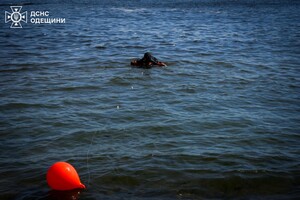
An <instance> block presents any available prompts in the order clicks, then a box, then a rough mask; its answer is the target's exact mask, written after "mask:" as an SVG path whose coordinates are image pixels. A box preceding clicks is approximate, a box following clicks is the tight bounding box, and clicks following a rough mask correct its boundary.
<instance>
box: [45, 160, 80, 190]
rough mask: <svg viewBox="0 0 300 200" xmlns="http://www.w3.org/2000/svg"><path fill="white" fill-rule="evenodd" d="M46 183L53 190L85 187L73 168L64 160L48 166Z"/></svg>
mask: <svg viewBox="0 0 300 200" xmlns="http://www.w3.org/2000/svg"><path fill="white" fill-rule="evenodd" d="M47 183H48V185H49V187H50V188H52V189H53V190H73V189H85V185H84V184H82V183H81V182H80V179H79V176H78V174H77V172H76V170H75V168H74V167H73V166H72V165H70V164H69V163H66V162H57V163H55V164H53V165H52V166H51V167H50V168H49V170H48V172H47Z"/></svg>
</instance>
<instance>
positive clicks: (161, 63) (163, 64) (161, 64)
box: [157, 62, 167, 67]
mask: <svg viewBox="0 0 300 200" xmlns="http://www.w3.org/2000/svg"><path fill="white" fill-rule="evenodd" d="M157 65H158V66H161V67H166V66H167V65H166V64H165V63H163V62H157Z"/></svg>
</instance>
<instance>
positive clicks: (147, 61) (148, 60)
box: [136, 52, 158, 67]
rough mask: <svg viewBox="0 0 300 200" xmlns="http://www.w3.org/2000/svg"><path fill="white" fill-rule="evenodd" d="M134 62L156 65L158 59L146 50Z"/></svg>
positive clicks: (145, 65)
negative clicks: (140, 57)
mask: <svg viewBox="0 0 300 200" xmlns="http://www.w3.org/2000/svg"><path fill="white" fill-rule="evenodd" d="M136 62H137V64H138V65H140V66H144V67H147V66H151V65H158V60H157V59H156V58H155V57H154V56H152V55H151V54H150V53H148V52H147V53H145V54H144V57H143V58H142V59H138V60H137V61H136Z"/></svg>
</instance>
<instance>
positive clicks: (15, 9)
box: [5, 6, 27, 28]
mask: <svg viewBox="0 0 300 200" xmlns="http://www.w3.org/2000/svg"><path fill="white" fill-rule="evenodd" d="M10 9H11V11H12V13H9V12H7V11H5V23H8V22H11V26H10V28H22V25H21V22H25V23H27V11H25V12H23V13H21V9H22V6H10Z"/></svg>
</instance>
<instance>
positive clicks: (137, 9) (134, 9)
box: [112, 8, 147, 13]
mask: <svg viewBox="0 0 300 200" xmlns="http://www.w3.org/2000/svg"><path fill="white" fill-rule="evenodd" d="M112 10H115V11H121V12H125V13H132V12H139V13H140V12H145V11H146V10H147V9H146V8H112Z"/></svg>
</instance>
